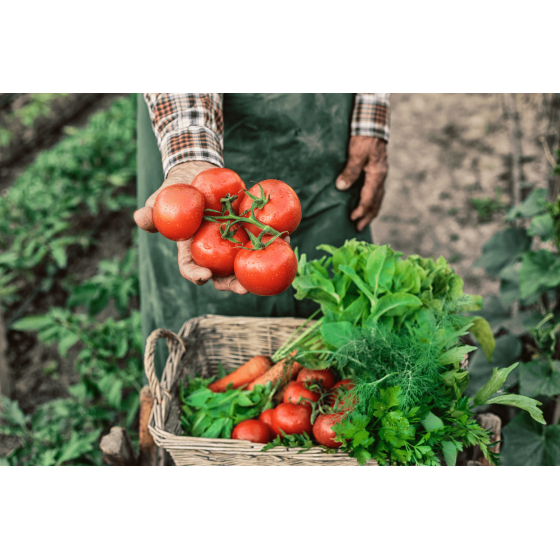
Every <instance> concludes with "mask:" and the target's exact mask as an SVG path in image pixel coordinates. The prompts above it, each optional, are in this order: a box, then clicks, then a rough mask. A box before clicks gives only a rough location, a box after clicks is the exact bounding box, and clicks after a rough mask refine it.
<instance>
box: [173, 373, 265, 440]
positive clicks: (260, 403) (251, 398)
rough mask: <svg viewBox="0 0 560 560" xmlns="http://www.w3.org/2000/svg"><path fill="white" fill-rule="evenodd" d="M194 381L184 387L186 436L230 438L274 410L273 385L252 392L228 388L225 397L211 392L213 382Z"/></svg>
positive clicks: (184, 426)
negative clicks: (240, 426)
mask: <svg viewBox="0 0 560 560" xmlns="http://www.w3.org/2000/svg"><path fill="white" fill-rule="evenodd" d="M213 379H214V378H213V377H212V378H209V379H201V378H199V377H195V378H194V379H192V380H191V381H190V382H189V383H188V384H186V385H181V387H180V389H179V395H180V398H181V403H182V407H181V409H182V415H181V425H182V426H183V428H184V430H185V435H189V436H194V437H205V438H219V437H222V438H229V437H230V436H231V432H232V430H233V427H234V426H236V425H237V424H239V423H240V422H243V420H249V419H251V418H255V417H257V416H259V414H260V413H261V412H262V411H263V410H266V409H267V408H272V396H273V394H274V393H273V390H272V385H271V384H270V382H269V383H267V384H266V385H256V386H255V388H254V389H253V390H252V391H244V390H242V389H233V388H229V389H227V390H226V391H224V392H223V393H214V392H213V391H211V390H210V389H208V385H209V384H210V383H211V382H212V381H213Z"/></svg>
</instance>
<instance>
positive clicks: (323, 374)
mask: <svg viewBox="0 0 560 560" xmlns="http://www.w3.org/2000/svg"><path fill="white" fill-rule="evenodd" d="M297 380H298V381H301V382H302V383H304V382H306V381H307V382H317V383H322V384H323V387H324V388H325V389H331V388H332V386H333V385H334V373H333V372H332V371H331V370H330V369H307V368H303V369H301V370H300V372H299V373H298V376H297Z"/></svg>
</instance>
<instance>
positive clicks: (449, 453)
mask: <svg viewBox="0 0 560 560" xmlns="http://www.w3.org/2000/svg"><path fill="white" fill-rule="evenodd" d="M441 447H442V450H443V458H444V459H445V463H446V464H447V466H448V467H454V466H455V464H456V463H457V446H456V445H455V443H453V442H452V441H444V442H442V444H441Z"/></svg>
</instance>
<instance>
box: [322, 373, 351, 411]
mask: <svg viewBox="0 0 560 560" xmlns="http://www.w3.org/2000/svg"><path fill="white" fill-rule="evenodd" d="M355 386H356V384H355V383H354V381H352V379H342V380H341V381H339V382H338V383H335V384H334V386H333V388H332V389H331V394H330V395H329V399H328V403H329V405H330V406H335V404H336V405H337V410H339V411H348V410H352V409H353V408H354V407H355V406H356V404H357V403H358V401H357V399H356V398H355V397H354V398H351V397H350V395H349V394H348V393H349V391H351V390H352V389H353V388H354V387H355Z"/></svg>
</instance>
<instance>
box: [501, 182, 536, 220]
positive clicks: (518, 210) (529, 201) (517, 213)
mask: <svg viewBox="0 0 560 560" xmlns="http://www.w3.org/2000/svg"><path fill="white" fill-rule="evenodd" d="M545 203H546V189H534V190H533V191H532V192H531V194H530V195H529V196H528V197H527V198H526V199H525V200H524V201H523V202H522V203H521V204H518V205H517V206H514V207H513V208H511V209H510V210H509V212H508V213H507V214H506V220H510V221H511V220H515V219H517V218H532V217H533V216H536V215H537V214H541V213H543V212H544V211H545V209H546V206H545Z"/></svg>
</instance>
